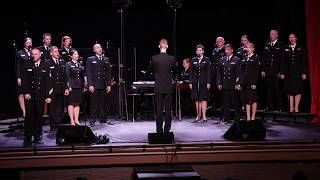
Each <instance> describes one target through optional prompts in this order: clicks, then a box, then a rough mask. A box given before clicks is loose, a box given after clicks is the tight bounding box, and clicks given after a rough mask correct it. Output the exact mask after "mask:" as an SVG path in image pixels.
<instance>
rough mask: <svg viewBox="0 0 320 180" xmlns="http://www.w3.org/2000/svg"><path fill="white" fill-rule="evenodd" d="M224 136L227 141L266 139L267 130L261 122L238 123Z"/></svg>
mask: <svg viewBox="0 0 320 180" xmlns="http://www.w3.org/2000/svg"><path fill="white" fill-rule="evenodd" d="M223 136H224V138H225V139H264V138H265V137H266V128H265V126H264V124H263V122H262V121H261V120H254V121H237V122H235V123H233V124H232V126H231V127H230V128H229V129H228V130H227V132H226V133H225V134H224V135H223Z"/></svg>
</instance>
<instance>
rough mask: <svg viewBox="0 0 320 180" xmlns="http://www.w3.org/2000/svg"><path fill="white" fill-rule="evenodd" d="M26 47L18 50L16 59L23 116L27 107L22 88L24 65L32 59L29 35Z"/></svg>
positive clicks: (18, 90) (25, 42) (18, 89)
mask: <svg viewBox="0 0 320 180" xmlns="http://www.w3.org/2000/svg"><path fill="white" fill-rule="evenodd" d="M23 42H24V48H23V49H22V50H20V51H18V52H17V57H16V58H17V61H16V63H17V64H16V77H17V92H18V101H19V105H20V109H21V111H22V117H23V118H24V117H25V116H26V107H25V103H24V96H23V89H22V79H23V78H22V76H23V67H24V64H25V63H26V62H27V61H31V49H32V39H31V38H29V37H27V38H25V39H24V40H23Z"/></svg>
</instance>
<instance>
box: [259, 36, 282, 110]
mask: <svg viewBox="0 0 320 180" xmlns="http://www.w3.org/2000/svg"><path fill="white" fill-rule="evenodd" d="M284 49H285V44H284V43H283V42H281V41H279V40H278V31H277V30H271V31H270V41H269V42H267V43H266V44H265V47H264V50H263V53H262V59H261V67H262V70H261V76H262V78H265V82H266V93H267V98H266V103H267V107H266V109H268V110H279V111H281V110H282V108H283V106H282V95H281V92H282V91H281V89H280V85H279V83H280V78H281V79H284V75H283V74H284V70H285V67H284V57H285V56H284V54H285V53H284V52H285V51H284ZM274 105H277V107H274Z"/></svg>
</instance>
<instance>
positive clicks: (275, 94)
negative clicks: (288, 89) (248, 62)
mask: <svg viewBox="0 0 320 180" xmlns="http://www.w3.org/2000/svg"><path fill="white" fill-rule="evenodd" d="M279 84H280V82H279V79H278V78H277V77H273V76H272V77H266V91H267V99H266V103H267V106H268V108H269V109H271V110H272V109H274V108H277V109H280V108H282V107H283V106H282V96H281V90H280V85H279ZM275 105H277V106H276V107H275Z"/></svg>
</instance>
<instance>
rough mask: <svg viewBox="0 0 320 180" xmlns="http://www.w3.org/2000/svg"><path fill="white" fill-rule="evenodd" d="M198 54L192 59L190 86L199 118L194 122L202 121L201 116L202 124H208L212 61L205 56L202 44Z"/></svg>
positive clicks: (199, 46) (198, 47) (197, 49)
mask: <svg viewBox="0 0 320 180" xmlns="http://www.w3.org/2000/svg"><path fill="white" fill-rule="evenodd" d="M196 53H197V56H196V57H193V58H192V59H191V66H190V84H189V86H190V89H191V98H192V100H194V101H195V106H196V111H197V118H196V121H194V122H198V121H200V118H201V116H202V120H203V121H202V122H206V121H207V116H206V110H207V101H208V99H209V89H210V83H211V69H210V59H209V58H208V57H206V56H204V55H203V54H204V46H203V45H201V44H199V45H197V47H196Z"/></svg>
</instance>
